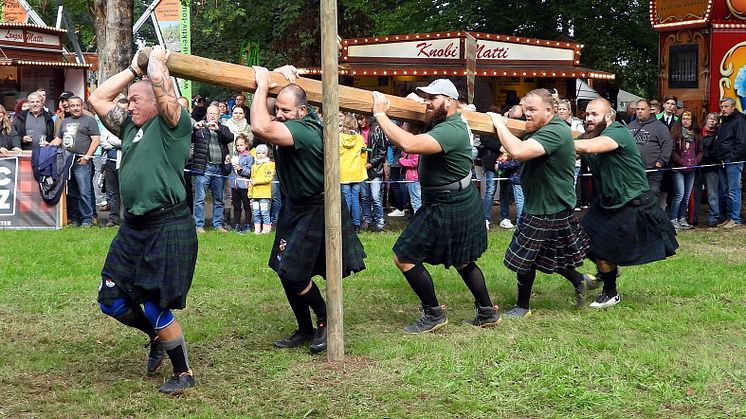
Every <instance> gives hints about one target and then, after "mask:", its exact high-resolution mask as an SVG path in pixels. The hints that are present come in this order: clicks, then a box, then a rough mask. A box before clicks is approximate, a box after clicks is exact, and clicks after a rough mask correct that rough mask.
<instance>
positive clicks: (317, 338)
mask: <svg viewBox="0 0 746 419" xmlns="http://www.w3.org/2000/svg"><path fill="white" fill-rule="evenodd" d="M308 349H309V350H310V351H311V353H314V354H319V353H321V352H324V351H326V322H319V324H318V327H317V328H316V334H314V336H313V340H312V341H311V345H309V346H308Z"/></svg>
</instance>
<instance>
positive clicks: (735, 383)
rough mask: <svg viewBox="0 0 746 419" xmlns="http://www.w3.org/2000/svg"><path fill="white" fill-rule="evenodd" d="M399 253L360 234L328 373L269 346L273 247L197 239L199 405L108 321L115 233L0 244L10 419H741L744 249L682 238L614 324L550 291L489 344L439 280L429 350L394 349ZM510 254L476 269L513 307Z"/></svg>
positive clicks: (314, 360)
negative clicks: (444, 317)
mask: <svg viewBox="0 0 746 419" xmlns="http://www.w3.org/2000/svg"><path fill="white" fill-rule="evenodd" d="M397 234H398V232H387V233H383V234H373V233H365V234H362V235H361V239H362V241H363V243H364V245H365V247H366V251H367V253H368V255H369V256H368V259H367V264H368V269H367V270H366V271H364V272H362V273H360V274H358V275H354V276H352V277H351V278H348V279H347V280H346V281H345V329H346V330H345V339H346V358H345V361H344V362H342V363H335V364H330V363H328V362H327V361H326V357H325V356H320V357H319V356H312V355H310V354H309V353H308V352H307V350H303V349H297V350H275V349H274V348H273V347H272V342H273V341H274V340H276V339H278V338H281V337H285V336H286V335H288V334H289V333H291V332H292V331H293V330H294V327H295V324H294V321H293V318H292V316H291V314H290V310H289V307H288V306H287V303H286V300H285V297H284V294H283V292H282V290H281V287H280V285H279V283H278V280H277V279H276V277H275V276H274V275H273V272H272V271H271V270H270V269H269V268H267V267H266V261H267V256H268V253H269V247H270V245H271V241H272V235H264V236H253V235H249V236H239V235H236V234H220V233H212V232H208V233H207V234H205V235H201V236H200V251H199V259H198V263H197V272H196V275H195V278H194V284H193V287H192V290H191V293H190V295H189V301H188V307H187V308H186V309H185V310H183V311H181V312H178V313H177V316H178V318H179V319H180V320H181V322H182V324H183V326H184V328H185V332H186V337H187V342H188V345H189V356H190V361H191V364H192V367H193V368H194V371H195V374H196V378H197V380H198V383H199V386H198V387H195V388H194V389H191V391H190V392H189V393H188V394H187V395H185V396H183V397H168V396H163V395H160V394H159V393H158V392H157V388H158V386H159V385H160V384H161V383H162V382H163V381H164V380H165V379H166V378H167V376H168V375H169V372H170V364H164V366H165V368H163V369H162V370H161V371H159V372H158V373H157V374H156V375H155V376H147V375H146V374H145V354H146V351H147V349H144V348H143V344H145V343H146V340H147V339H146V338H145V336H144V335H141V334H138V333H136V332H135V331H134V330H132V329H128V328H125V327H122V326H121V325H120V324H119V323H117V322H116V321H114V320H112V319H111V318H108V317H106V316H104V315H103V314H101V313H100V312H99V311H98V308H97V304H96V291H97V287H98V284H99V281H100V279H99V278H100V277H99V273H100V269H101V265H102V263H103V260H104V256H105V254H106V251H107V248H108V245H109V243H110V241H111V239H112V237H113V235H114V231H113V230H111V229H108V230H107V229H88V230H82V229H75V228H65V229H63V230H61V231H0V243H2V251H0V416H3V417H19V416H23V417H148V418H150V417H185V416H194V417H224V416H229V417H436V416H437V417H536V418H539V417H541V418H544V417H558V418H559V417H562V418H565V417H619V418H622V417H625V418H626V417H682V418H683V417H686V418H689V417H702V418H712V417H745V416H746V402H744V401H745V400H746V326H745V325H746V320H744V319H746V284H744V272H745V271H746V230H743V229H735V230H733V231H722V230H703V229H698V230H693V231H686V232H684V233H682V234H680V235H679V239H680V242H681V248H680V251H679V254H678V255H677V256H675V257H673V258H671V259H669V260H667V261H664V262H658V263H654V264H650V265H647V266H642V267H629V268H625V269H624V271H623V275H622V277H621V278H620V281H619V286H620V293H621V296H622V302H621V303H620V304H619V305H617V306H616V307H614V308H612V309H610V310H608V311H593V310H592V309H580V310H578V309H575V308H573V307H572V306H571V302H572V299H571V296H572V289H571V286H570V285H569V284H568V283H567V282H566V281H565V280H564V279H562V278H561V277H558V276H545V275H541V274H540V275H539V277H538V278H537V281H536V283H535V286H534V295H533V297H532V308H533V310H534V316H533V317H532V318H530V319H525V320H514V321H503V322H502V323H501V324H500V325H498V326H497V327H496V328H494V329H486V330H478V329H474V328H472V327H468V326H463V325H461V324H460V323H461V320H463V319H466V318H469V317H471V316H473V311H472V310H473V306H472V304H473V303H472V300H471V298H470V294H469V292H468V291H467V289H466V287H465V286H464V285H463V283H462V282H461V280H460V278H459V276H458V274H457V273H456V272H455V271H454V270H445V269H442V268H440V267H437V268H433V269H432V270H431V271H432V273H433V278H434V280H435V283H436V290H437V291H438V295H439V297H440V301H441V303H443V304H446V305H447V309H448V314H449V319H450V323H449V325H448V326H446V327H445V328H444V329H442V330H441V331H438V332H436V333H435V334H426V335H418V336H409V335H405V334H404V333H402V332H401V328H402V327H403V326H404V325H405V324H407V323H409V322H411V321H413V320H414V319H415V318H416V316H417V307H418V301H417V299H416V297H415V296H414V294H413V293H412V292H411V291H410V289H409V287H408V285H407V284H406V281H405V280H404V279H403V277H402V276H401V274H400V273H399V272H398V271H397V270H396V268H395V267H394V265H393V263H392V262H391V250H390V249H391V246H392V244H393V242H394V240H395V239H396V237H397ZM509 238H510V232H506V231H492V232H491V233H490V247H489V250H488V252H487V253H486V254H485V255H484V256H483V258H482V259H480V265H481V267H482V269H483V270H484V272H485V275H486V277H487V279H488V285H489V289H490V292H491V294H492V297H493V300H494V301H495V302H496V303H499V304H500V305H501V306H502V307H509V306H510V305H512V303H513V302H514V301H515V277H514V275H513V274H512V273H511V272H510V271H508V270H507V269H506V268H504V267H503V265H502V256H503V253H504V250H505V248H506V246H507V243H508V241H509ZM581 270H582V271H584V272H589V273H591V272H593V271H594V270H595V268H593V267H592V266H590V265H588V264H587V265H586V266H584V267H583V268H581ZM319 284H320V285H322V286H323V281H319Z"/></svg>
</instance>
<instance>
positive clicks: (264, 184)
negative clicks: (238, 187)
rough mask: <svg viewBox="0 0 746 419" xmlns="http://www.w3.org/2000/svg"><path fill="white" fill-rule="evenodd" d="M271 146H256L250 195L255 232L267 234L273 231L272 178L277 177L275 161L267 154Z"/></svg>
mask: <svg viewBox="0 0 746 419" xmlns="http://www.w3.org/2000/svg"><path fill="white" fill-rule="evenodd" d="M268 151H269V148H268V147H267V146H266V145H265V144H259V145H258V146H256V150H255V152H256V159H255V160H254V164H253V165H252V166H251V180H250V181H249V185H250V186H249V196H250V197H251V209H252V210H253V213H254V233H255V234H267V233H269V232H271V231H272V221H271V218H270V204H271V200H272V189H273V185H272V179H273V178H274V177H275V162H273V161H271V160H270V159H269V157H268V156H267V153H268Z"/></svg>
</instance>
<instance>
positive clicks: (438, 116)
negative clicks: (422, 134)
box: [425, 104, 448, 131]
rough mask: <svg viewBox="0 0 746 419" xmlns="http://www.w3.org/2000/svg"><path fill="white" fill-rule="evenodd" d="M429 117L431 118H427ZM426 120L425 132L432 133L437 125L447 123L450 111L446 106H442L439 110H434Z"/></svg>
mask: <svg viewBox="0 0 746 419" xmlns="http://www.w3.org/2000/svg"><path fill="white" fill-rule="evenodd" d="M428 115H429V118H428V117H427V116H428ZM426 118H427V119H425V131H430V130H431V129H433V128H434V127H435V126H436V125H438V124H440V123H441V122H443V121H445V119H446V118H448V110H447V109H446V105H445V104H442V105H440V107H438V108H433V111H432V112H431V113H428V114H426Z"/></svg>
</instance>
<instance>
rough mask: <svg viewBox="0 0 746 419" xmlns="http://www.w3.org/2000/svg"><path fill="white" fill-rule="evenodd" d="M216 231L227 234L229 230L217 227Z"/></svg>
mask: <svg viewBox="0 0 746 419" xmlns="http://www.w3.org/2000/svg"><path fill="white" fill-rule="evenodd" d="M214 230H215V231H217V232H218V233H227V232H228V230H226V229H225V227H223V226H220V227H217V228H215V229H214Z"/></svg>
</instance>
